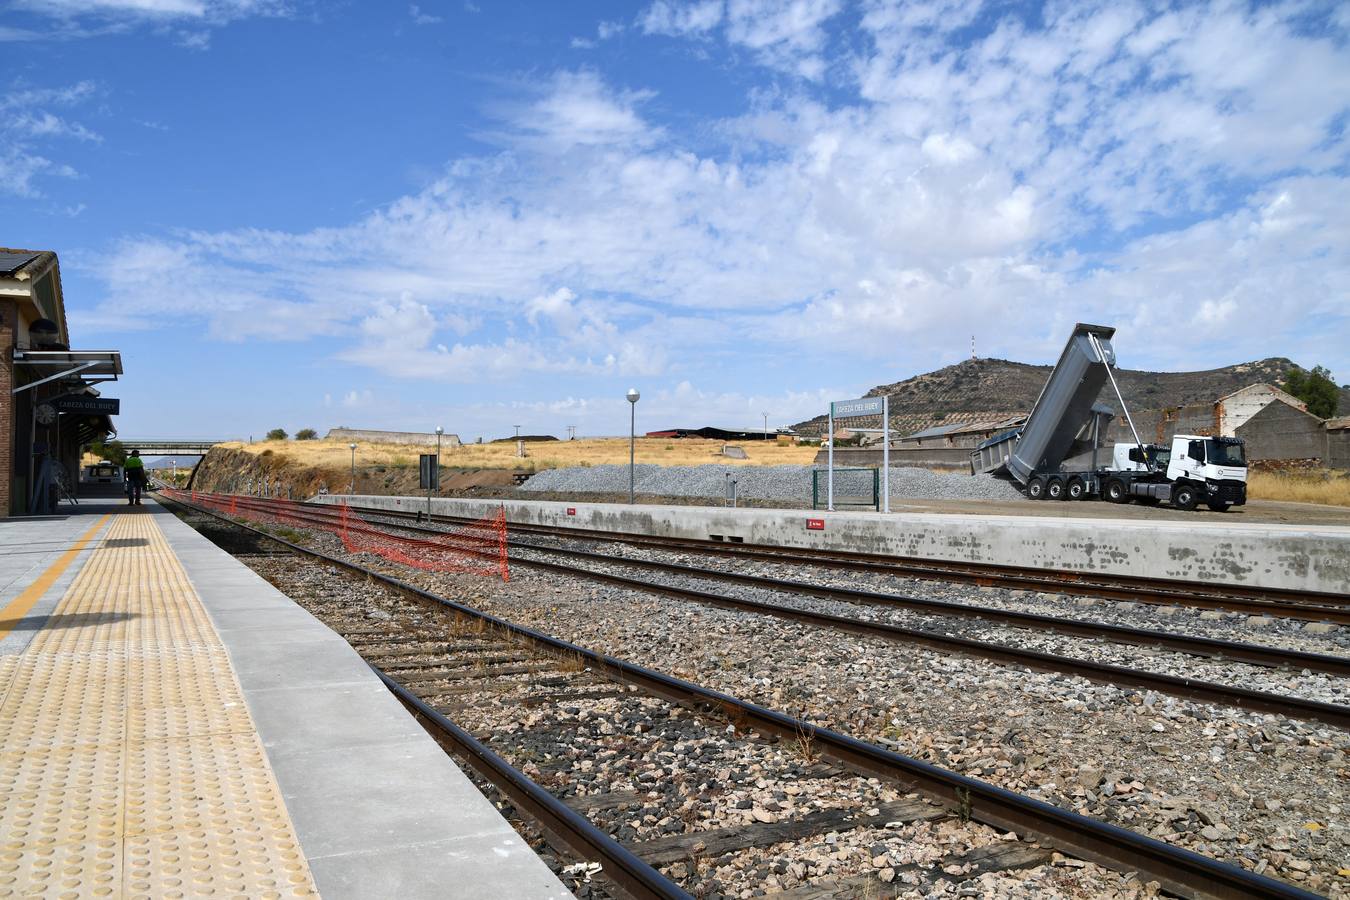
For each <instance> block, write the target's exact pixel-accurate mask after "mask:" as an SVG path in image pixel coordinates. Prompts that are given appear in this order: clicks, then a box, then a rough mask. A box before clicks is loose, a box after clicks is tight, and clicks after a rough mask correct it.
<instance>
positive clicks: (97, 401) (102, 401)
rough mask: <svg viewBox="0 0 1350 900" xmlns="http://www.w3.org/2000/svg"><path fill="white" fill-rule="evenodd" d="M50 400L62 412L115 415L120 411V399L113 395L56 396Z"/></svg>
mask: <svg viewBox="0 0 1350 900" xmlns="http://www.w3.org/2000/svg"><path fill="white" fill-rule="evenodd" d="M52 402H53V403H54V404H55V405H56V409H57V412H63V413H87V414H89V415H96V416H116V415H119V414H120V413H121V412H122V401H121V400H118V399H116V398H114V397H57V398H56V399H55V400H53V401H52Z"/></svg>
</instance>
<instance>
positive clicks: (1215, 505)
mask: <svg viewBox="0 0 1350 900" xmlns="http://www.w3.org/2000/svg"><path fill="white" fill-rule="evenodd" d="M1205 505H1206V506H1208V507H1209V508H1210V509H1212V510H1214V511H1215V512H1228V506H1229V504H1227V503H1224V502H1223V501H1222V500H1206V501H1205Z"/></svg>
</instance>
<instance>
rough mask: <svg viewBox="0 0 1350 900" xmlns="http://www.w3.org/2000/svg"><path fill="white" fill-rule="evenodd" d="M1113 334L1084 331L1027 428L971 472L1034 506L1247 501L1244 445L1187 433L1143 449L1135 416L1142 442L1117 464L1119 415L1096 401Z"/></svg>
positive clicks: (1097, 328)
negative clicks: (1010, 482) (1014, 485)
mask: <svg viewBox="0 0 1350 900" xmlns="http://www.w3.org/2000/svg"><path fill="white" fill-rule="evenodd" d="M1114 334H1115V329H1114V328H1109V327H1106V326H1102V325H1082V324H1080V325H1077V326H1075V328H1074V332H1073V335H1072V336H1071V337H1070V338H1069V342H1068V344H1067V345H1065V347H1064V352H1063V353H1062V354H1061V355H1060V359H1059V363H1058V364H1057V365H1056V366H1055V369H1054V371H1053V372H1051V373H1050V377H1049V379H1047V381H1046V383H1045V387H1044V388H1042V389H1041V395H1040V397H1039V398H1037V400H1036V404H1035V406H1033V407H1032V410H1031V415H1030V416H1028V417H1027V421H1026V424H1025V425H1023V426H1022V427H1021V428H1018V429H1015V430H1013V431H1008V432H1004V433H1003V434H1000V435H995V436H994V437H992V438H990V439H989V440H987V441H985V442H984V443H982V444H980V446H979V447H977V448H976V449H975V451H974V452H973V453H972V454H971V472H972V473H978V472H985V473H989V474H994V475H1006V476H1009V477H1011V478H1013V479H1015V480H1016V481H1018V482H1019V483H1020V484H1022V485H1023V486H1024V488H1025V490H1026V494H1027V496H1028V497H1030V498H1031V499H1033V500H1043V499H1049V500H1088V499H1103V500H1110V501H1111V502H1113V503H1129V502H1130V501H1132V500H1133V501H1138V502H1139V503H1143V504H1147V505H1156V504H1158V503H1163V502H1169V503H1171V504H1172V505H1173V506H1175V507H1177V508H1178V509H1186V510H1190V509H1195V508H1196V507H1197V506H1199V505H1200V504H1201V503H1204V504H1205V505H1206V506H1208V507H1209V508H1210V509H1212V510H1215V511H1218V512H1222V511H1224V510H1227V509H1228V508H1229V507H1231V506H1241V505H1243V504H1245V503H1246V502H1247V458H1246V453H1245V451H1244V448H1243V443H1242V441H1241V440H1239V439H1238V438H1225V437H1211V436H1207V435H1192V434H1179V435H1175V436H1173V438H1172V440H1171V443H1170V444H1166V445H1158V444H1144V443H1143V442H1142V441H1140V440H1139V433H1138V432H1137V431H1136V430H1135V428H1134V422H1133V420H1132V419H1130V416H1129V411H1128V410H1125V418H1126V421H1127V422H1129V423H1130V431H1131V433H1132V434H1133V436H1134V439H1135V440H1134V443H1132V444H1129V443H1120V444H1115V445H1114V446H1113V447H1112V449H1111V459H1110V461H1109V462H1106V461H1105V460H1103V463H1104V464H1101V465H1099V464H1098V457H1099V456H1101V455H1104V448H1103V447H1102V445H1101V441H1100V438H1101V435H1102V433H1103V431H1104V429H1105V427H1106V425H1107V424H1109V422H1110V420H1111V419H1112V418H1113V417H1114V416H1115V413H1114V411H1113V410H1111V409H1109V408H1107V407H1104V406H1100V405H1098V404H1097V403H1096V399H1097V395H1098V393H1100V391H1101V389H1102V387H1104V385H1105V384H1106V382H1108V381H1109V382H1110V384H1111V387H1112V389H1113V390H1114V391H1115V394H1116V398H1117V399H1118V400H1120V404H1121V408H1122V409H1124V407H1125V400H1124V398H1123V397H1121V395H1120V389H1119V387H1118V386H1117V385H1116V380H1115V376H1114V375H1113V374H1112V373H1111V366H1112V365H1114V364H1115V351H1114V350H1113V349H1112V347H1111V338H1112V336H1113V335H1114Z"/></svg>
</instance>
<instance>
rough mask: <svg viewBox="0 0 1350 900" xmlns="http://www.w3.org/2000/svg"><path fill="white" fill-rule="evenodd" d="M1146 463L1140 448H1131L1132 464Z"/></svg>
mask: <svg viewBox="0 0 1350 900" xmlns="http://www.w3.org/2000/svg"><path fill="white" fill-rule="evenodd" d="M1144 461H1145V460H1144V451H1142V450H1140V449H1139V448H1138V447H1131V448H1130V462H1137V463H1141V462H1144Z"/></svg>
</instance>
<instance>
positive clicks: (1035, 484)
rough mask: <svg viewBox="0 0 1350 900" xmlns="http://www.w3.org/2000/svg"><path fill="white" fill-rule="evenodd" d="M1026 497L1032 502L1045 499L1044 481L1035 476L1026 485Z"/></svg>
mask: <svg viewBox="0 0 1350 900" xmlns="http://www.w3.org/2000/svg"><path fill="white" fill-rule="evenodd" d="M1027 496H1028V497H1030V498H1031V499H1032V500H1044V499H1045V479H1044V478H1042V477H1041V476H1039V475H1037V476H1036V477H1035V478H1033V479H1031V481H1030V483H1028V484H1027Z"/></svg>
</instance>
